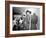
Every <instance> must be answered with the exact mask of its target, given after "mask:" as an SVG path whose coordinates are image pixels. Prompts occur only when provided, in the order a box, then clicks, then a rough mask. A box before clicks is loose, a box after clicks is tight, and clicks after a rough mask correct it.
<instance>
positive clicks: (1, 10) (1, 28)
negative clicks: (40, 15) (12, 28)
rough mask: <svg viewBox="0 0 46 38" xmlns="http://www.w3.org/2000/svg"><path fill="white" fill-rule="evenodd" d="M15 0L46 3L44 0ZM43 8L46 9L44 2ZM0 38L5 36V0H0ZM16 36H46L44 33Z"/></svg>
mask: <svg viewBox="0 0 46 38" xmlns="http://www.w3.org/2000/svg"><path fill="white" fill-rule="evenodd" d="M14 1H15V0H14ZM16 1H29V2H43V3H46V0H16ZM45 9H46V4H45ZM45 12H46V11H45ZM45 19H46V13H45ZM45 22H46V20H45ZM45 34H46V24H45ZM0 38H5V0H0ZM9 38H10V37H9ZM11 38H13V37H11ZM14 38H15V37H14ZM16 38H46V35H40V36H24V37H16Z"/></svg>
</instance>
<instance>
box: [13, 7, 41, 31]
mask: <svg viewBox="0 0 46 38" xmlns="http://www.w3.org/2000/svg"><path fill="white" fill-rule="evenodd" d="M25 10H26V11H25ZM33 10H34V11H33ZM32 12H33V14H32ZM39 12H40V10H39V8H31V7H13V18H12V19H13V20H12V21H13V28H12V30H13V31H16V30H18V31H19V30H39V25H40V17H39V15H38V14H39Z"/></svg>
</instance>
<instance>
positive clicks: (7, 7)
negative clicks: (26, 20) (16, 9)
mask: <svg viewBox="0 0 46 38" xmlns="http://www.w3.org/2000/svg"><path fill="white" fill-rule="evenodd" d="M10 4H21V5H38V6H43V9H42V10H43V11H42V12H43V16H42V18H43V22H42V29H43V30H42V32H41V33H40V32H39V33H24V34H10ZM44 34H45V4H44V3H36V2H20V1H5V37H18V36H33V35H44Z"/></svg>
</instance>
